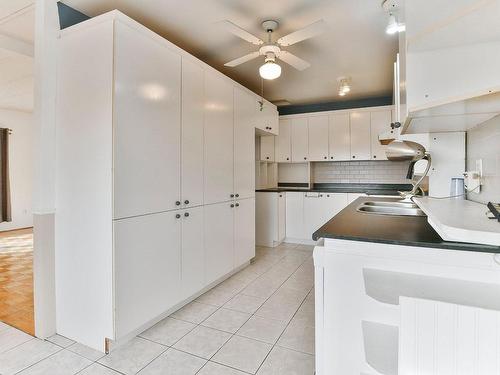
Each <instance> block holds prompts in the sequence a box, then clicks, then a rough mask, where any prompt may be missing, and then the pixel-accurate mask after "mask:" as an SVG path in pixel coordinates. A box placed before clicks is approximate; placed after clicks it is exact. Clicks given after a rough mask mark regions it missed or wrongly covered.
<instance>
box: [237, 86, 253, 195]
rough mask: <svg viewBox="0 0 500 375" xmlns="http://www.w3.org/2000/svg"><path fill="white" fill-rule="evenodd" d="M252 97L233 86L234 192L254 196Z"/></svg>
mask: <svg viewBox="0 0 500 375" xmlns="http://www.w3.org/2000/svg"><path fill="white" fill-rule="evenodd" d="M254 109H255V108H254V97H253V96H252V95H250V94H248V93H246V92H244V91H243V90H241V89H239V88H236V87H235V88H234V194H235V195H238V196H239V197H241V198H249V197H254V196H255V128H254V115H255V111H254Z"/></svg>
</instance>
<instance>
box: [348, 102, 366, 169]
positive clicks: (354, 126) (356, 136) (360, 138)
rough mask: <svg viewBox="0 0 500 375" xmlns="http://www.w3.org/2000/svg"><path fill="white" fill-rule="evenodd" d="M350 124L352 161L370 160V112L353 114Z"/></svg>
mask: <svg viewBox="0 0 500 375" xmlns="http://www.w3.org/2000/svg"><path fill="white" fill-rule="evenodd" d="M350 122H351V160H370V159H371V156H370V154H371V152H370V148H371V132H370V112H351V114H350Z"/></svg>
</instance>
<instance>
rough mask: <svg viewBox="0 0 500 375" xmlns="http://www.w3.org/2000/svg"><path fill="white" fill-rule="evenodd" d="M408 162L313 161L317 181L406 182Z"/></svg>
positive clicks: (314, 179) (313, 170) (313, 172)
mask: <svg viewBox="0 0 500 375" xmlns="http://www.w3.org/2000/svg"><path fill="white" fill-rule="evenodd" d="M408 166H409V163H408V162H393V161H338V162H321V163H312V165H311V168H312V178H313V181H314V182H315V183H387V184H406V183H408V182H409V180H407V179H406V173H407V172H408Z"/></svg>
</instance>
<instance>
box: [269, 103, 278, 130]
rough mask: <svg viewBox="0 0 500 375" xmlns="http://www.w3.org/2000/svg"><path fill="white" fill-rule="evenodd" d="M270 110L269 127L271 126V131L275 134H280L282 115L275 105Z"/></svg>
mask: <svg viewBox="0 0 500 375" xmlns="http://www.w3.org/2000/svg"><path fill="white" fill-rule="evenodd" d="M270 112H271V113H270V119H269V127H270V128H271V129H270V130H271V133H273V134H274V135H278V134H279V132H280V128H279V118H280V115H279V113H278V111H277V110H276V108H275V107H273V108H272V110H271V111H270Z"/></svg>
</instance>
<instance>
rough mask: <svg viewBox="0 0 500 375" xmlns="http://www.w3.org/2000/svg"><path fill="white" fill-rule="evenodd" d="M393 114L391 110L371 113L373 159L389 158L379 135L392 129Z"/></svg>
mask: <svg viewBox="0 0 500 375" xmlns="http://www.w3.org/2000/svg"><path fill="white" fill-rule="evenodd" d="M391 119H392V114H391V111H390V110H386V111H377V112H371V113H370V128H371V137H372V142H371V151H372V159H373V160H387V156H386V155H385V149H386V148H387V146H383V145H381V144H380V142H379V141H378V135H379V134H380V133H383V132H387V131H389V130H391Z"/></svg>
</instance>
